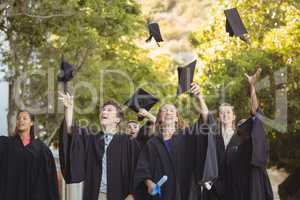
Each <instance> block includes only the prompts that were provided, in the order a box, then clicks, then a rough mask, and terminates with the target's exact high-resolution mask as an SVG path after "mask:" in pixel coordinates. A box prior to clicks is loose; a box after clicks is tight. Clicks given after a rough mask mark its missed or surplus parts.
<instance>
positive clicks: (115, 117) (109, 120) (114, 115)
mask: <svg viewBox="0 0 300 200" xmlns="http://www.w3.org/2000/svg"><path fill="white" fill-rule="evenodd" d="M99 120H100V124H101V125H102V126H112V125H115V126H118V124H119V123H120V122H121V118H120V116H119V112H118V109H117V108H116V107H115V106H114V105H111V104H108V105H105V106H103V107H102V108H101V110H100V113H99Z"/></svg>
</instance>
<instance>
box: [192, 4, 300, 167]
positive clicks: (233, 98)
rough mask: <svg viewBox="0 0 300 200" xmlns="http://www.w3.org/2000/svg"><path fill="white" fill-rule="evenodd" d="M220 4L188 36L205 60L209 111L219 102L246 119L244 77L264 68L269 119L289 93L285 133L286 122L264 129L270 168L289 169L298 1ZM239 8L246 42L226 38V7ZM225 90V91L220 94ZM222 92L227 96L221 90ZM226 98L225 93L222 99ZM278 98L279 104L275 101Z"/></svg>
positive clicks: (263, 102)
mask: <svg viewBox="0 0 300 200" xmlns="http://www.w3.org/2000/svg"><path fill="white" fill-rule="evenodd" d="M226 2H227V1H222V0H220V1H218V2H217V3H216V4H215V6H214V7H213V9H212V10H213V11H212V13H213V14H212V16H213V18H212V21H211V23H210V25H209V26H207V27H203V28H201V29H200V30H199V31H197V32H195V33H193V34H192V35H191V36H190V41H191V43H192V44H193V46H194V47H195V48H196V49H197V52H198V55H199V57H200V58H201V60H202V61H203V64H204V69H203V72H204V73H203V76H202V77H201V78H200V82H201V83H202V85H203V86H204V87H205V92H206V94H207V96H208V99H209V103H210V107H213V108H216V107H217V106H218V104H219V103H220V101H227V102H229V103H231V104H233V105H234V106H235V110H236V113H237V115H238V118H240V119H241V118H245V117H247V116H248V115H249V100H248V99H249V98H248V96H249V95H248V89H247V87H248V85H247V82H246V81H245V78H244V73H250V74H251V73H253V72H254V71H255V70H256V69H257V68H258V67H261V68H262V70H263V73H262V78H263V82H260V84H259V85H258V88H257V90H258V96H259V99H260V107H261V108H262V109H263V111H264V113H265V114H266V116H268V117H269V118H271V119H273V118H275V117H283V116H284V107H285V102H286V101H285V100H284V96H285V95H287V114H288V115H287V116H288V118H287V129H285V120H284V119H283V121H282V123H278V122H277V123H275V124H273V125H272V126H268V134H269V137H270V139H271V162H270V164H271V165H276V166H278V167H284V168H286V169H287V170H293V169H294V168H295V167H297V165H299V159H300V151H299V149H298V147H297V143H298V144H299V141H300V135H299V120H297V119H299V115H300V107H299V94H300V91H299V76H300V73H299V72H300V71H299V69H300V68H299V59H300V57H299V55H300V54H299V53H300V43H299V42H300V32H299V27H300V9H299V2H297V1H275V0H270V1H263V0H261V1H258V0H247V1H246V0H242V1H232V3H226ZM231 7H237V8H238V10H239V13H240V15H241V16H242V19H243V21H244V23H245V25H246V27H247V30H248V33H249V36H250V41H251V42H250V44H246V43H245V42H243V41H242V40H240V39H239V38H236V37H234V38H230V37H229V36H228V34H227V33H226V32H225V16H224V14H223V10H224V9H228V8H231ZM221 91H223V92H221ZM224 91H225V92H224ZM224 94H225V95H224ZM280 99H282V100H283V101H282V102H279V100H280Z"/></svg>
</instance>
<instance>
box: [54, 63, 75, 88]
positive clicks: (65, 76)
mask: <svg viewBox="0 0 300 200" xmlns="http://www.w3.org/2000/svg"><path fill="white" fill-rule="evenodd" d="M74 71H75V69H74V66H73V65H71V64H70V63H68V62H67V61H65V60H64V59H62V61H61V64H60V73H59V75H58V81H59V82H64V83H66V82H69V81H70V80H72V79H73V78H74Z"/></svg>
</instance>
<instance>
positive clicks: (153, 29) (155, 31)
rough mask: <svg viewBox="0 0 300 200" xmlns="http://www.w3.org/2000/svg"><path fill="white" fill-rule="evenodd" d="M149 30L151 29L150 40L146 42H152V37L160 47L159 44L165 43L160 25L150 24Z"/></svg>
mask: <svg viewBox="0 0 300 200" xmlns="http://www.w3.org/2000/svg"><path fill="white" fill-rule="evenodd" d="M148 29H149V35H150V36H149V38H148V39H147V40H146V42H150V41H151V39H152V37H154V39H155V41H156V43H157V45H158V46H159V42H163V39H162V36H161V33H160V29H159V25H158V23H149V24H148Z"/></svg>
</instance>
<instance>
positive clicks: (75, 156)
mask: <svg viewBox="0 0 300 200" xmlns="http://www.w3.org/2000/svg"><path fill="white" fill-rule="evenodd" d="M59 99H60V100H61V101H62V102H63V104H64V106H65V119H64V122H63V123H62V124H61V127H60V129H59V159H60V166H61V171H62V174H63V176H64V178H65V181H66V183H67V184H69V183H79V182H81V181H83V180H84V179H85V162H86V156H87V149H88V143H89V139H90V136H89V135H90V134H89V132H88V129H87V128H80V127H78V126H76V125H74V126H73V104H74V103H73V97H72V96H71V95H69V94H68V93H67V94H63V93H60V98H59Z"/></svg>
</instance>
